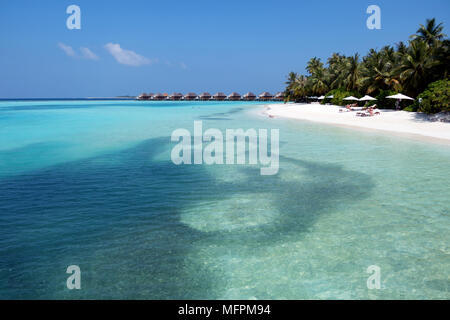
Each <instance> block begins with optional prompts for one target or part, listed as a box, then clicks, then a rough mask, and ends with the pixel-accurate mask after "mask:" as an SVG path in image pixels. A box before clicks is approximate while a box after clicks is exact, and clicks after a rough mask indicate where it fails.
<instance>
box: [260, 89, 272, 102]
mask: <svg viewBox="0 0 450 320" xmlns="http://www.w3.org/2000/svg"><path fill="white" fill-rule="evenodd" d="M272 99H273V96H272V95H271V94H270V93H269V92H267V91H266V92H263V93H261V94H260V95H259V100H262V101H268V100H272Z"/></svg>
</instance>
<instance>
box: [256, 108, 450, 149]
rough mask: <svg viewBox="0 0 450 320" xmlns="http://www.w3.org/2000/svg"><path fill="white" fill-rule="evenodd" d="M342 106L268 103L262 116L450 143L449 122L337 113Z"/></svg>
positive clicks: (398, 114)
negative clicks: (387, 132)
mask: <svg viewBox="0 0 450 320" xmlns="http://www.w3.org/2000/svg"><path fill="white" fill-rule="evenodd" d="M339 109H342V107H339V106H333V105H320V104H271V105H266V106H265V108H264V114H266V115H268V116H270V117H275V118H276V117H281V118H291V119H299V120H307V121H313V122H320V123H327V124H332V125H337V126H345V127H352V128H359V129H369V130H382V131H389V132H393V133H397V134H401V135H409V136H411V137H415V138H422V140H423V139H424V138H425V139H427V140H430V141H431V140H434V141H435V142H441V143H442V142H443V143H445V144H450V123H444V122H431V121H428V120H426V118H425V116H424V115H423V114H420V113H416V112H407V111H393V110H380V112H381V114H380V115H376V116H373V117H357V116H356V112H339Z"/></svg>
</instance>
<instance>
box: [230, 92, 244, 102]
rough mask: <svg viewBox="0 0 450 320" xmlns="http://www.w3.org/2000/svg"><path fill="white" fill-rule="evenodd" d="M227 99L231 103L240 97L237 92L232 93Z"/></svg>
mask: <svg viewBox="0 0 450 320" xmlns="http://www.w3.org/2000/svg"><path fill="white" fill-rule="evenodd" d="M227 99H228V100H231V101H237V100H241V95H240V94H239V93H237V92H233V93H231V94H230V95H229V96H228V97H227Z"/></svg>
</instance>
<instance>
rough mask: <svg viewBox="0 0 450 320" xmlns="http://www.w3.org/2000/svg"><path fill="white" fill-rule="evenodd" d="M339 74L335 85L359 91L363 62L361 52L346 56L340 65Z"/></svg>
mask: <svg viewBox="0 0 450 320" xmlns="http://www.w3.org/2000/svg"><path fill="white" fill-rule="evenodd" d="M337 72H338V76H337V78H336V80H335V81H334V82H333V84H332V85H333V86H334V87H337V88H339V87H345V88H346V90H348V91H358V89H359V85H360V82H361V79H362V64H361V63H360V62H359V54H358V53H357V54H355V55H354V56H352V57H346V58H345V59H344V60H343V61H341V63H340V64H339V65H338V69H337Z"/></svg>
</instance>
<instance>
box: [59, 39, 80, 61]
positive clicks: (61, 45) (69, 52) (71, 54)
mask: <svg viewBox="0 0 450 320" xmlns="http://www.w3.org/2000/svg"><path fill="white" fill-rule="evenodd" d="M58 47H59V48H60V49H61V50H62V51H64V52H65V53H66V54H67V55H68V56H69V57H76V56H77V54H76V53H75V50H73V48H72V47H71V46H68V45H65V44H64V43H62V42H59V43H58Z"/></svg>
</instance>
